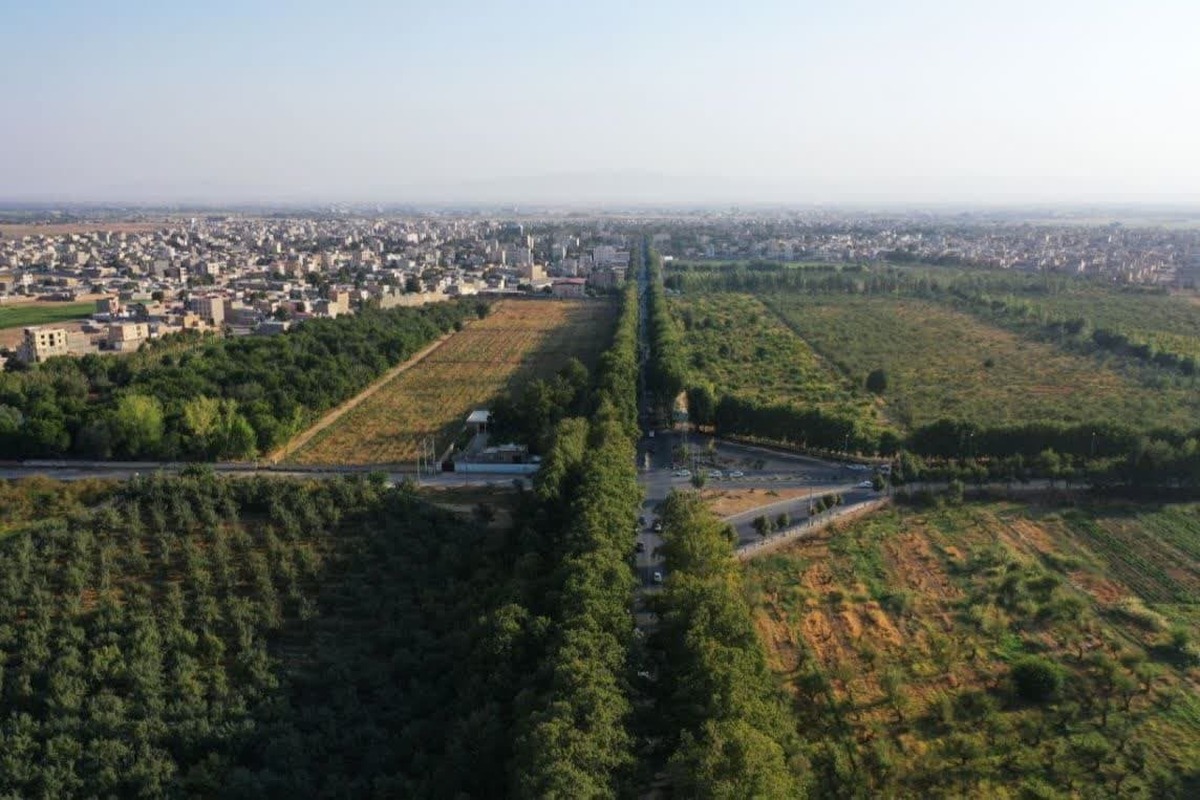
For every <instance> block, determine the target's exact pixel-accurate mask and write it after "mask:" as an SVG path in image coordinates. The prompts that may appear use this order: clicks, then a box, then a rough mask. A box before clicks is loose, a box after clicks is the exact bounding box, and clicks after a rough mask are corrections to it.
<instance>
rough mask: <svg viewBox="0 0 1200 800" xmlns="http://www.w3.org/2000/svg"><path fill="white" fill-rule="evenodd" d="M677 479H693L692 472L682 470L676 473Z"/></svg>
mask: <svg viewBox="0 0 1200 800" xmlns="http://www.w3.org/2000/svg"><path fill="white" fill-rule="evenodd" d="M675 477H677V478H690V477H692V471H691V470H690V469H681V470H679V472H676V473H675Z"/></svg>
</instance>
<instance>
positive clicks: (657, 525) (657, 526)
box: [654, 519, 662, 533]
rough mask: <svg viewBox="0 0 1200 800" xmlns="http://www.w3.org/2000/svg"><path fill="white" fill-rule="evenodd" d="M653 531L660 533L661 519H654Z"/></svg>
mask: <svg viewBox="0 0 1200 800" xmlns="http://www.w3.org/2000/svg"><path fill="white" fill-rule="evenodd" d="M654 532H655V533H662V520H661V519H657V520H655V521H654Z"/></svg>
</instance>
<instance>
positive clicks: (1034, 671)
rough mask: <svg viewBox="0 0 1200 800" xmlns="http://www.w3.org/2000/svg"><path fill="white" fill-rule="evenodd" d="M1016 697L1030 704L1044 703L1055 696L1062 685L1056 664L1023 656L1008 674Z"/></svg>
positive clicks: (1061, 673) (1060, 669)
mask: <svg viewBox="0 0 1200 800" xmlns="http://www.w3.org/2000/svg"><path fill="white" fill-rule="evenodd" d="M1009 677H1010V679H1011V680H1012V684H1013V689H1014V691H1015V692H1016V694H1017V696H1018V697H1020V698H1021V699H1022V700H1025V701H1027V702H1030V703H1044V702H1046V701H1047V700H1050V699H1052V698H1054V697H1055V696H1057V694H1058V692H1059V691H1060V690H1061V689H1062V685H1063V672H1062V668H1061V667H1059V665H1058V664H1055V663H1054V662H1052V661H1049V660H1047V659H1045V658H1041V657H1040V656H1025V657H1024V658H1022V659H1020V660H1018V661H1017V662H1016V663H1015V664H1013V667H1012V671H1011V672H1010V673H1009Z"/></svg>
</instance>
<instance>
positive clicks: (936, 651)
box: [746, 503, 1200, 797]
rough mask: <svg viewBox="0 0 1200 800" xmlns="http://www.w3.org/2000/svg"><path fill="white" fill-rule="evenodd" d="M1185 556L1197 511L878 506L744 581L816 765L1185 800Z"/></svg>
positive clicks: (951, 789)
mask: <svg viewBox="0 0 1200 800" xmlns="http://www.w3.org/2000/svg"><path fill="white" fill-rule="evenodd" d="M1198 551H1200V506H1196V505H1181V506H1167V507H1162V508H1157V509H1148V508H1146V507H1136V508H1135V507H1125V506H1118V505H1092V506H1083V507H1078V508H1073V509H1070V510H1062V511H1059V510H1055V509H1045V508H1038V507H1029V506H1022V505H1017V504H1012V503H993V504H984V505H972V506H951V507H937V508H929V509H916V508H894V509H889V510H887V511H885V512H882V513H879V514H876V515H874V516H872V517H870V518H868V519H864V520H860V521H857V522H854V523H849V524H847V525H845V526H841V527H840V528H838V529H833V530H829V531H827V532H825V533H823V534H821V535H819V536H818V537H817V538H815V539H812V540H808V541H804V542H801V543H798V544H796V545H794V546H792V547H791V548H789V549H788V550H785V551H783V552H781V553H777V554H775V555H771V556H765V557H763V558H761V559H758V560H756V561H752V562H750V563H749V565H748V566H747V567H746V570H747V587H748V588H747V591H748V594H749V597H750V600H751V602H752V604H753V605H754V607H755V610H756V622H757V628H758V632H759V635H760V638H761V639H762V640H763V641H764V643H765V644H766V645H767V646H768V649H769V652H770V662H771V667H772V670H773V671H774V672H775V673H776V674H777V675H778V676H779V677H780V678H781V679H782V680H783V681H784V683H785V684H786V685H787V686H788V688H789V690H790V691H791V692H792V694H793V696H794V697H795V701H796V702H795V704H794V706H793V708H794V710H795V713H796V715H797V723H798V728H799V730H800V731H801V732H802V733H803V734H804V735H806V736H808V737H809V746H810V747H811V748H812V751H811V752H812V756H811V757H812V758H813V767H814V771H815V772H816V773H817V774H827V773H829V772H833V773H838V774H840V773H843V772H844V773H845V774H844V776H843V777H844V780H845V783H844V784H843V785H845V786H851V785H857V787H858V788H859V789H861V790H862V792H863V793H865V794H871V795H874V796H915V795H926V796H936V797H941V796H987V797H1018V796H1021V797H1025V796H1037V797H1051V796H1054V797H1058V796H1065V797H1066V796H1070V797H1095V796H1121V797H1125V796H1130V797H1142V796H1153V797H1194V796H1196V792H1197V791H1200V771H1198V770H1197V765H1198V764H1200V646H1198V642H1200V613H1198V612H1200V552H1198ZM1029 675H1037V676H1039V678H1040V679H1041V680H1044V681H1045V683H1041V682H1038V681H1032V682H1031V681H1029V680H1027V677H1028V676H1029ZM1059 793H1061V795H1060V794H1059ZM847 794H851V793H850V792H847Z"/></svg>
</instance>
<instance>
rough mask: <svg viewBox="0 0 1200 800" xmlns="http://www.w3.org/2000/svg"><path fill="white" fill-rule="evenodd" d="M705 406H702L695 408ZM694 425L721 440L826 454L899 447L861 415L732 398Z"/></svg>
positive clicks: (725, 398) (883, 451)
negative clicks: (747, 439)
mask: <svg viewBox="0 0 1200 800" xmlns="http://www.w3.org/2000/svg"><path fill="white" fill-rule="evenodd" d="M707 406H708V404H701V405H700V406H698V408H699V409H704V408H706V407H707ZM694 421H695V422H696V423H697V424H700V425H709V424H711V425H712V426H713V427H714V428H715V430H716V432H717V433H718V434H719V435H722V436H752V437H756V438H762V439H769V440H771V441H776V442H788V443H792V444H796V445H798V446H800V447H804V448H809V449H813V450H825V451H829V452H860V453H881V454H884V455H890V454H892V453H894V452H896V451H897V450H898V449H899V448H900V446H901V443H902V442H901V439H900V437H899V436H898V435H897V434H896V433H895V432H893V431H891V430H880V429H878V428H876V427H874V426H872V425H869V424H868V421H867V420H866V419H864V418H863V416H862V415H851V414H842V413H838V412H837V411H832V412H831V411H827V410H824V409H821V408H812V407H809V408H805V407H801V406H798V405H794V404H792V403H767V402H761V401H759V400H755V399H751V398H746V397H737V396H735V395H732V394H726V395H723V396H722V397H721V399H720V400H719V401H717V403H716V404H715V407H713V409H712V415H711V417H708V416H707V415H705V414H701V415H700V416H698V417H697V418H696V419H695V420H694Z"/></svg>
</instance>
